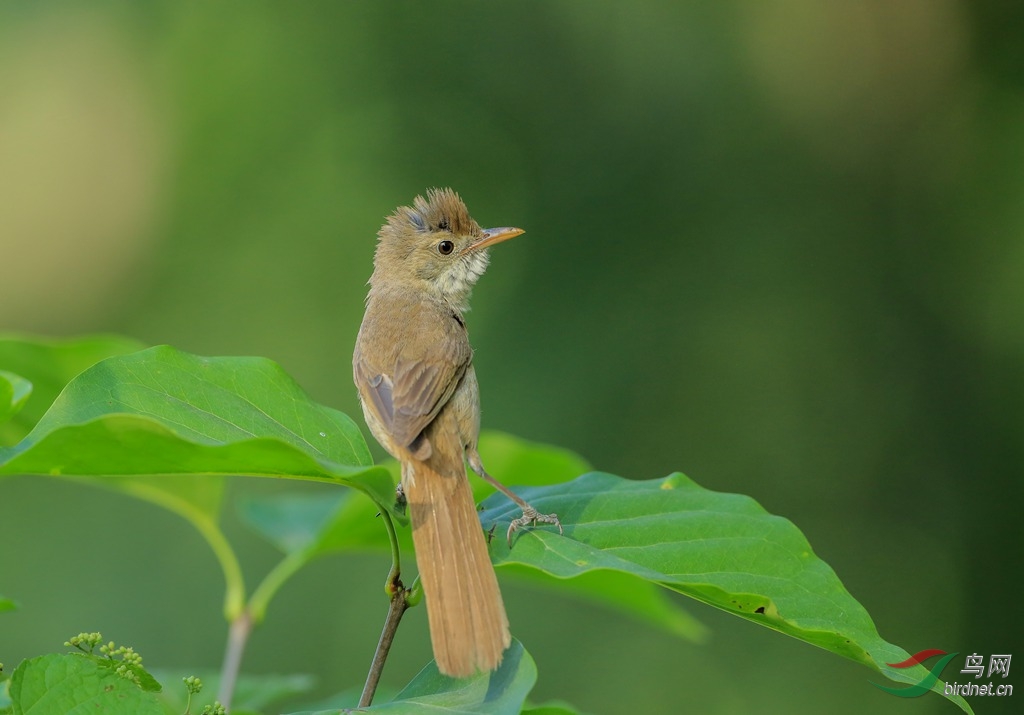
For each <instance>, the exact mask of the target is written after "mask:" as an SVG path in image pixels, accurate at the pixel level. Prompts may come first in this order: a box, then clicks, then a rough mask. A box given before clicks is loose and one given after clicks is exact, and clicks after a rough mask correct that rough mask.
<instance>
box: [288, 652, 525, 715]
mask: <svg viewBox="0 0 1024 715" xmlns="http://www.w3.org/2000/svg"><path fill="white" fill-rule="evenodd" d="M536 682H537V666H536V665H535V664H534V662H533V658H531V657H530V654H529V653H527V652H526V649H525V648H523V645H522V644H521V643H520V642H519V641H517V640H515V639H513V640H512V645H511V646H509V648H508V650H506V651H505V656H504V658H503V659H502V661H501V665H500V666H498V669H497V670H495V671H494V672H493V673H479V674H477V675H475V676H473V677H471V678H461V679H455V678H449V677H448V676H446V675H441V673H440V672H438V670H437V665H436V664H434V663H431V664H430V665H428V666H427V667H426V668H424V669H423V670H421V671H420V672H419V674H418V675H417V676H416V677H415V678H413V679H412V681H411V682H410V683H409V684H408V685H407V686H406V687H405V689H404V690H402V692H400V693H399V694H398V695H396V696H395V699H394V700H392V701H390V702H387V703H381V704H376V705H373V706H371V707H369V708H365V709H360V710H359V712H371V713H378V712H379V713H388V715H428V714H430V715H443V714H444V713H448V714H449V715H469V714H471V713H477V714H479V715H484V714H486V715H519V713H520V712H521V711H522V709H523V704H524V703H525V702H526V697H527V695H529V694H530V690H532V689H533V685H534V683H536ZM343 712H348V711H347V710H345V711H343V710H318V711H316V712H315V713H314V712H310V711H306V712H305V713H296V714H295V715H341V714H342V713H343Z"/></svg>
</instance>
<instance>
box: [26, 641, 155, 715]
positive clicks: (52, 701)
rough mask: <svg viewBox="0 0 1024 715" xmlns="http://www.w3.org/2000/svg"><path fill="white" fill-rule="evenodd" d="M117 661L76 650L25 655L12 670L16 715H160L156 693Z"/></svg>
mask: <svg viewBox="0 0 1024 715" xmlns="http://www.w3.org/2000/svg"><path fill="white" fill-rule="evenodd" d="M118 664H119V661H111V660H107V659H104V658H100V657H97V656H91V655H85V654H80V653H72V654H63V655H61V654H51V655H43V656H39V657H38V658H31V659H29V660H26V661H23V662H22V663H21V664H20V665H19V666H18V667H17V669H16V670H15V671H14V673H13V674H12V675H11V683H10V696H11V702H12V704H13V706H14V707H13V712H14V715H87V713H104V715H164V709H163V707H162V706H161V705H160V701H159V700H158V699H157V696H156V694H155V693H154V692H151V691H150V690H149V689H145V690H144V689H143V688H141V687H139V686H138V685H136V684H135V683H134V682H132V681H131V680H128V679H127V678H125V677H123V676H121V675H118V674H117V673H116V672H115V667H116V666H117V665H118ZM147 680H148V676H147ZM157 687H159V686H157Z"/></svg>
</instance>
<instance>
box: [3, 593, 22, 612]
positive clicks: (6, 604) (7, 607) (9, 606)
mask: <svg viewBox="0 0 1024 715" xmlns="http://www.w3.org/2000/svg"><path fill="white" fill-rule="evenodd" d="M16 610H18V604H17V603H15V602H14V601H12V600H11V599H9V598H4V597H3V596H0V613H3V612H4V611H16Z"/></svg>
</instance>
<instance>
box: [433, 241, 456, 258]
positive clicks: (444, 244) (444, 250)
mask: <svg viewBox="0 0 1024 715" xmlns="http://www.w3.org/2000/svg"><path fill="white" fill-rule="evenodd" d="M454 250H455V244H454V243H452V242H451V241H441V243H439V244H437V252H438V253H440V254H441V255H442V256H447V255H448V254H449V253H451V252H452V251H454Z"/></svg>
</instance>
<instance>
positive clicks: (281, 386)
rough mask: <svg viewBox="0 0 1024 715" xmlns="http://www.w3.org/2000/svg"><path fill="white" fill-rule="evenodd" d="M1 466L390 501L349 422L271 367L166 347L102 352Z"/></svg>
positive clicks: (2, 456)
mask: <svg viewBox="0 0 1024 715" xmlns="http://www.w3.org/2000/svg"><path fill="white" fill-rule="evenodd" d="M0 474H49V475H74V476H90V477H93V476H102V477H110V476H133V475H173V474H191V475H195V474H207V475H209V474H216V475H232V474H244V475H252V476H266V477H291V478H299V479H310V480H315V481H325V482H333V483H340V484H347V485H349V486H353V487H356V488H358V489H361V490H363V491H364V492H367V493H368V494H370V495H371V496H372V497H374V498H375V499H377V500H379V501H381V502H382V503H384V504H387V503H388V502H389V500H391V499H392V497H391V494H392V486H391V480H390V477H389V476H388V475H387V474H386V472H385V470H383V469H380V468H377V467H373V466H372V462H371V460H370V454H369V450H368V449H367V447H366V443H365V442H364V441H363V438H362V435H361V434H360V432H359V430H358V428H357V427H356V426H355V423H354V422H352V420H351V419H349V418H348V417H347V416H345V415H344V414H342V413H340V412H338V411H336V410H332V409H330V408H328V407H324V406H322V405H319V404H317V403H315V402H313V401H312V400H310V399H309V398H308V397H307V396H306V394H305V393H304V392H302V390H301V389H300V388H299V387H298V385H296V384H295V382H294V381H293V380H292V379H291V378H290V377H288V376H287V375H286V374H285V373H284V371H283V370H282V369H281V368H280V367H279V366H278V365H276V364H275V363H273V362H271V361H270V360H265V359H262V358H204V357H198V356H195V355H189V354H188V353H184V352H180V351H178V350H175V349H174V348H170V347H167V346H162V347H155V348H150V349H148V350H143V351H140V352H136V353H133V354H130V355H124V356H119V357H113V358H108V359H106V360H103V361H102V362H100V363H97V364H96V365H94V366H93V367H91V368H89V369H88V370H86V371H85V372H84V373H82V374H81V375H79V376H78V377H76V378H75V379H74V380H72V381H71V382H70V383H69V384H68V385H67V387H66V388H65V389H64V391H63V392H62V393H61V394H60V396H59V397H58V398H57V400H56V401H55V402H54V404H53V406H52V407H51V408H50V409H49V410H48V411H47V413H46V414H45V415H44V416H43V417H42V418H41V419H40V420H39V422H38V424H37V425H36V426H35V428H34V429H33V430H32V431H31V432H30V433H29V434H28V436H27V437H25V439H24V440H22V441H21V442H20V443H19V444H17V445H15V446H14V447H11V448H7V449H3V448H0ZM153 483H154V482H152V481H151V482H149V484H150V485H152V484H153ZM190 489H194V486H193V487H190Z"/></svg>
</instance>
